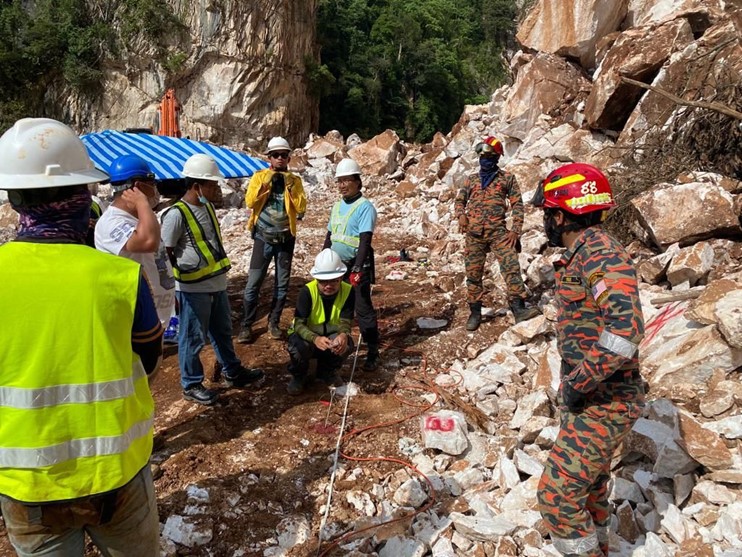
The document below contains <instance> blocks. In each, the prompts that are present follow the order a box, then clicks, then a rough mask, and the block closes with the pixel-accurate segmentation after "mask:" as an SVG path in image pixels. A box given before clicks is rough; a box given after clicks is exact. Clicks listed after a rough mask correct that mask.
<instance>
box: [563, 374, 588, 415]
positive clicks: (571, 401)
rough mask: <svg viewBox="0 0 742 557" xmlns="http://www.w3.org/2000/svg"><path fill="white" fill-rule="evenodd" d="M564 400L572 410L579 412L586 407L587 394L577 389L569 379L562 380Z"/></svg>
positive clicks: (575, 412) (565, 404)
mask: <svg viewBox="0 0 742 557" xmlns="http://www.w3.org/2000/svg"><path fill="white" fill-rule="evenodd" d="M562 401H563V402H564V406H566V407H567V409H568V410H569V411H570V412H572V413H574V414H579V413H580V412H582V411H583V410H584V409H585V403H586V402H587V396H586V395H585V393H581V392H580V391H578V390H577V389H575V388H574V387H573V386H572V383H570V382H569V381H562Z"/></svg>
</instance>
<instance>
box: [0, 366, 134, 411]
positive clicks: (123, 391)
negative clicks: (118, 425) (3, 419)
mask: <svg viewBox="0 0 742 557" xmlns="http://www.w3.org/2000/svg"><path fill="white" fill-rule="evenodd" d="M142 374H144V368H143V367H141V366H135V368H134V370H133V373H132V376H131V377H127V378H125V379H118V380H116V381H102V382H100V383H91V384H89V385H56V386H54V387H42V388H40V389H19V388H17V387H0V406H8V407H11V408H23V409H31V408H46V407H47V406H58V405H60V404H88V403H91V402H102V401H105V400H114V399H117V398H125V397H127V396H130V395H132V394H134V383H135V382H136V380H137V379H139V378H140V377H141V376H142Z"/></svg>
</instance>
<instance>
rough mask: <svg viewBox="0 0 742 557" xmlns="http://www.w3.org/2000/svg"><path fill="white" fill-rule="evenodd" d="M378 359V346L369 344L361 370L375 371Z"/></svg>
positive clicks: (377, 366)
mask: <svg viewBox="0 0 742 557" xmlns="http://www.w3.org/2000/svg"><path fill="white" fill-rule="evenodd" d="M379 360H380V357H379V346H378V345H372V344H369V345H368V352H366V361H365V362H363V371H376V370H377V369H378V368H379V363H380V362H379Z"/></svg>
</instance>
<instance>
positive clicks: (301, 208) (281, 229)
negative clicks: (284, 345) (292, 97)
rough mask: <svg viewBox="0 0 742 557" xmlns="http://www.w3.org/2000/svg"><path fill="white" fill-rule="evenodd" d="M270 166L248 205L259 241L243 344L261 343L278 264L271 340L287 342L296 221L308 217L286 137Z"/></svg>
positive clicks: (257, 178)
mask: <svg viewBox="0 0 742 557" xmlns="http://www.w3.org/2000/svg"><path fill="white" fill-rule="evenodd" d="M266 154H267V155H268V159H269V161H270V167H269V168H266V169H265V170H261V171H259V172H256V173H255V174H253V176H252V178H250V183H249V184H248V186H247V191H246V192H245V206H246V207H247V208H248V209H249V210H251V211H252V212H251V213H250V217H249V219H248V221H247V228H248V230H249V231H250V233H251V235H252V238H253V248H252V255H251V256H250V269H249V270H248V272H247V284H246V285H245V292H244V295H243V302H244V306H243V310H244V313H243V318H242V330H241V331H240V334H239V336H238V337H237V342H239V343H250V342H253V341H254V340H255V333H254V331H253V329H252V327H253V325H254V323H255V320H256V318H257V313H258V297H259V295H260V288H261V286H262V285H263V281H264V280H265V277H266V275H267V274H268V266H269V265H270V264H271V261H272V260H275V262H276V263H275V265H276V267H275V275H274V276H275V278H274V281H273V298H272V299H271V308H270V314H269V315H268V333H269V334H270V336H271V338H273V339H275V340H279V339H281V338H283V332H282V331H281V327H280V321H281V313H282V312H283V308H284V307H285V305H286V297H287V296H288V292H289V280H290V279H291V262H292V260H293V258H294V246H295V244H296V221H297V220H301V219H302V218H303V217H304V212H305V211H306V209H307V198H306V196H305V194H304V186H303V185H302V182H301V178H299V177H298V176H297V175H295V174H293V173H291V172H289V170H288V168H289V161H290V160H291V157H290V154H291V149H290V147H289V143H288V141H286V140H285V139H284V138H283V137H274V138H273V139H271V140H270V141H269V142H268V149H267V151H266Z"/></svg>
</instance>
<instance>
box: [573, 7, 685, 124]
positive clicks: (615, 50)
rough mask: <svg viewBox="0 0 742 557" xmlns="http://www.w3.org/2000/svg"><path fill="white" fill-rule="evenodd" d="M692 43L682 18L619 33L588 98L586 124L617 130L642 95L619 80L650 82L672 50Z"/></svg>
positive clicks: (639, 90)
mask: <svg viewBox="0 0 742 557" xmlns="http://www.w3.org/2000/svg"><path fill="white" fill-rule="evenodd" d="M692 41H693V32H692V30H691V27H690V24H688V22H687V21H686V20H684V19H679V20H675V21H671V22H669V23H667V24H665V25H660V26H659V27H656V28H655V27H654V26H651V27H643V28H638V29H629V30H627V31H625V32H623V33H621V35H620V36H619V37H618V39H616V42H615V43H614V44H613V46H612V47H611V48H610V50H609V51H608V53H607V54H606V57H605V59H604V60H603V62H602V63H601V65H600V68H599V69H598V75H597V77H596V79H595V83H594V86H593V90H592V92H591V93H590V97H589V98H588V99H587V106H586V107H585V117H586V118H587V122H588V124H590V126H592V127H594V128H607V129H612V130H619V131H620V130H621V129H622V128H623V125H624V124H625V123H626V120H627V119H628V117H629V115H630V114H631V111H632V109H633V107H634V106H636V103H637V101H638V100H639V99H640V98H641V96H642V94H643V93H644V91H643V90H642V89H640V88H638V87H636V86H633V85H628V84H626V83H623V82H622V81H621V77H629V78H632V79H635V80H638V81H646V80H647V79H649V80H650V81H651V79H652V78H653V77H654V75H656V73H657V71H658V70H659V69H660V67H661V66H662V64H664V62H665V60H667V59H668V58H669V57H670V55H671V54H672V53H673V52H674V51H676V50H679V49H682V48H684V47H685V46H686V45H688V44H689V43H691V42H692Z"/></svg>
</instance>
